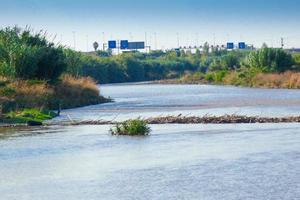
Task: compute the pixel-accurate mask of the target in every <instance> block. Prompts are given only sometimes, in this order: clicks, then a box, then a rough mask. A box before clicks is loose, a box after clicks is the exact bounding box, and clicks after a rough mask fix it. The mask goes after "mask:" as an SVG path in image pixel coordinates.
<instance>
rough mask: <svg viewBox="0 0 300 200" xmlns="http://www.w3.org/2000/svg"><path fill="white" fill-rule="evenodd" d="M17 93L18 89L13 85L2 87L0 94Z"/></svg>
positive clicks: (5, 95) (7, 95)
mask: <svg viewBox="0 0 300 200" xmlns="http://www.w3.org/2000/svg"><path fill="white" fill-rule="evenodd" d="M15 94H16V90H15V89H14V88H11V87H2V88H0V95H1V96H4V97H11V96H13V95H15Z"/></svg>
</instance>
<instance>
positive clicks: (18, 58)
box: [0, 27, 300, 83]
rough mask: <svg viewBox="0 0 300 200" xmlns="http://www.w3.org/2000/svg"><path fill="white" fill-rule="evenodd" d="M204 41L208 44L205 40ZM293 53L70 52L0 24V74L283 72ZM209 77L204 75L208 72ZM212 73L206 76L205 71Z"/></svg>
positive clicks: (117, 78)
mask: <svg viewBox="0 0 300 200" xmlns="http://www.w3.org/2000/svg"><path fill="white" fill-rule="evenodd" d="M204 47H209V44H208V43H206V44H205V45H204ZM299 57H300V56H299V55H292V54H290V53H288V52H286V51H284V50H282V49H275V48H268V47H266V46H265V47H264V48H261V49H259V50H255V51H250V50H249V51H248V50H243V51H238V50H236V51H227V50H220V49H209V48H203V51H202V52H200V51H199V50H197V51H196V52H193V53H191V52H190V51H183V50H181V51H175V50H170V51H151V52H150V53H139V52H131V53H123V54H120V55H112V54H111V52H110V51H96V52H92V53H84V52H76V51H74V50H71V49H69V48H66V47H64V46H61V45H56V44H54V43H53V42H49V41H48V40H47V39H46V33H45V32H42V31H40V32H37V33H34V32H33V31H32V30H30V29H25V30H22V29H20V28H18V27H13V28H10V27H8V28H4V29H2V30H0V76H3V77H10V78H18V79H38V80H46V81H50V82H51V81H55V80H57V79H58V78H59V77H60V76H61V75H62V74H69V75H72V76H75V77H85V76H90V77H92V78H94V79H95V80H96V81H98V82H99V83H118V82H136V81H150V80H160V79H172V78H178V77H181V76H183V75H184V74H187V73H198V74H208V76H209V75H211V74H212V73H214V74H216V73H219V76H221V78H222V74H225V73H227V72H229V71H237V72H239V73H240V74H241V76H242V74H244V75H245V74H247V75H249V74H250V75H251V73H253V72H255V73H257V72H263V73H268V72H279V73H281V72H285V71H289V70H294V71H295V70H299V63H300V58H299ZM208 78H209V77H208ZM211 78H212V77H211Z"/></svg>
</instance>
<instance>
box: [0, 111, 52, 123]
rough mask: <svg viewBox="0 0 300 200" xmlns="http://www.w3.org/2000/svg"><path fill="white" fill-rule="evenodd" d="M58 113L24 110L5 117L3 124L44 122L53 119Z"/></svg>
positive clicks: (10, 113)
mask: <svg viewBox="0 0 300 200" xmlns="http://www.w3.org/2000/svg"><path fill="white" fill-rule="evenodd" d="M55 116H56V113H54V112H52V111H48V110H37V109H24V110H22V111H14V112H9V113H7V114H5V115H4V119H3V122H6V123H10V122H13V123H27V122H28V121H35V122H43V121H45V120H49V119H52V118H53V117H55Z"/></svg>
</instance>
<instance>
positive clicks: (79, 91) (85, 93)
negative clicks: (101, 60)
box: [55, 75, 107, 108]
mask: <svg viewBox="0 0 300 200" xmlns="http://www.w3.org/2000/svg"><path fill="white" fill-rule="evenodd" d="M55 98H56V99H57V100H58V101H59V103H60V104H61V105H62V107H63V108H73V107H78V106H83V105H93V104H99V103H102V102H105V101H107V100H106V99H105V98H103V97H102V96H100V90H99V88H98V86H97V84H96V82H95V81H94V80H93V79H92V78H90V77H82V78H74V77H72V76H70V75H65V76H63V77H62V81H61V83H60V84H58V85H57V86H56V87H55Z"/></svg>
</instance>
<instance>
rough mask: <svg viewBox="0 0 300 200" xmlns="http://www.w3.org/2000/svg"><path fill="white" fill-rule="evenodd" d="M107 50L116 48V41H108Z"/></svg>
mask: <svg viewBox="0 0 300 200" xmlns="http://www.w3.org/2000/svg"><path fill="white" fill-rule="evenodd" d="M108 48H109V49H115V48H117V41H115V40H111V41H108Z"/></svg>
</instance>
